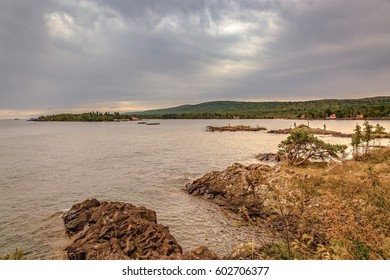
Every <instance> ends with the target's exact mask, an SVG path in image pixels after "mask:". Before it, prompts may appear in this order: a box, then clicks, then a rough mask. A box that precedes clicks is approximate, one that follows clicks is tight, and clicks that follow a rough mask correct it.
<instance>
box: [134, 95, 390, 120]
mask: <svg viewBox="0 0 390 280" xmlns="http://www.w3.org/2000/svg"><path fill="white" fill-rule="evenodd" d="M331 114H336V117H337V118H354V117H355V116H356V115H364V118H390V96H381V97H370V98H362V99H324V100H313V101H294V102H293V101H288V102H238V101H213V102H206V103H201V104H196V105H182V106H178V107H173V108H167V109H159V110H149V111H144V112H140V113H137V115H140V116H141V117H143V118H165V119H175V118H178V119H192V118H193V119H206V118H233V117H234V116H238V117H240V118H243V119H245V118H301V117H302V118H313V119H319V118H325V117H329V116H330V115H331Z"/></svg>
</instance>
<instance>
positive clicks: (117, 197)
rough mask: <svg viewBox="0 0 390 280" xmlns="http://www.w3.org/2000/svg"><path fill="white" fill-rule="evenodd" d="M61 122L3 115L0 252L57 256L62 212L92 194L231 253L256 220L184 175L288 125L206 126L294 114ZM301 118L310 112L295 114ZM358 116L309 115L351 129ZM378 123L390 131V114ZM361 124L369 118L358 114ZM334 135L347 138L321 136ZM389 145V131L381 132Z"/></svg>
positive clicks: (248, 151) (181, 238) (267, 147)
mask: <svg viewBox="0 0 390 280" xmlns="http://www.w3.org/2000/svg"><path fill="white" fill-rule="evenodd" d="M158 122H160V123H161V124H160V125H159V126H146V125H140V124H137V122H120V123H114V122H107V123H63V122H47V123H39V122H26V121H9V120H0V255H4V254H6V253H9V252H11V251H13V250H15V248H22V249H24V251H25V252H27V253H28V257H29V258H34V259H47V258H56V257H58V256H59V254H60V252H61V250H62V249H63V248H64V246H65V244H66V238H65V233H64V227H63V224H62V220H61V215H62V213H63V212H64V211H66V210H67V209H69V208H70V207H71V206H72V205H73V204H75V203H77V202H80V201H83V200H85V199H88V198H97V199H99V200H109V201H124V202H129V203H132V204H135V205H137V206H140V205H143V206H145V207H147V208H150V209H153V210H155V211H156V212H157V218H158V221H159V223H163V224H164V225H166V226H169V228H170V231H171V233H172V234H173V235H174V236H175V238H176V240H177V241H178V242H179V244H181V245H182V247H183V249H184V250H187V249H191V248H194V247H196V246H197V245H206V246H208V247H209V248H210V249H212V250H214V251H215V252H217V253H219V254H221V255H224V254H227V253H228V252H230V251H231V249H232V248H233V247H234V245H237V244H238V243H239V242H240V241H250V240H252V237H253V236H254V235H256V234H255V232H253V230H251V229H250V228H242V227H241V228H239V227H238V226H237V223H235V222H234V221H232V220H231V219H229V218H227V217H226V216H224V214H223V213H222V212H221V211H220V210H219V209H218V208H217V207H215V206H214V205H212V204H210V203H208V202H205V201H203V200H201V199H198V198H194V197H192V196H190V195H188V194H186V193H184V192H183V191H182V188H183V187H184V186H185V184H186V183H188V182H190V181H192V180H194V179H196V178H198V177H200V176H201V175H203V174H204V173H207V172H210V171H213V170H222V169H225V168H226V167H228V166H229V165H231V164H233V163H234V162H240V163H244V164H249V163H256V162H257V160H256V159H255V158H254V157H255V156H256V155H257V154H258V153H261V152H275V151H276V150H277V145H278V143H280V141H281V140H283V139H285V138H286V135H276V134H267V133H266V132H265V131H261V132H235V133H229V132H222V133H221V132H214V133H211V132H206V126H207V125H218V126H219V125H227V124H228V123H230V124H231V125H237V124H247V125H252V126H256V125H259V126H264V127H266V128H268V129H278V128H288V127H290V126H292V125H293V123H294V120H159V121H158ZM295 122H296V123H297V125H299V124H301V123H304V124H307V121H295ZM356 123H357V122H356V121H311V122H310V126H311V127H319V128H322V127H323V125H324V124H326V126H327V129H329V130H337V131H342V132H352V131H353V129H354V127H355V124H356ZM371 123H372V124H376V123H380V124H381V125H383V126H384V127H385V128H386V130H387V131H390V122H389V121H372V122H371ZM360 124H362V122H360ZM321 139H323V140H325V141H327V142H330V143H344V144H348V143H349V142H350V139H349V138H334V137H322V138H321ZM381 143H382V145H387V144H388V143H389V140H388V139H387V140H385V139H383V140H381Z"/></svg>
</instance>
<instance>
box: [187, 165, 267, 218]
mask: <svg viewBox="0 0 390 280" xmlns="http://www.w3.org/2000/svg"><path fill="white" fill-rule="evenodd" d="M271 170H272V167H270V166H267V165H260V164H251V165H249V166H245V165H242V164H240V163H235V164H233V165H232V166H230V167H228V168H227V169H225V170H223V171H213V172H211V173H208V174H206V175H204V176H202V177H201V178H199V179H197V180H195V181H193V182H192V183H189V184H187V185H186V186H185V188H184V191H185V192H187V193H189V194H192V195H194V196H199V197H201V198H203V199H205V200H210V201H212V202H214V203H216V204H218V205H219V206H223V207H225V208H227V209H229V210H232V211H234V212H239V211H240V209H244V208H245V209H246V210H247V211H248V212H249V214H250V215H255V216H258V215H260V214H261V213H262V201H264V198H265V193H266V192H267V191H268V185H267V178H268V176H269V174H270V173H271Z"/></svg>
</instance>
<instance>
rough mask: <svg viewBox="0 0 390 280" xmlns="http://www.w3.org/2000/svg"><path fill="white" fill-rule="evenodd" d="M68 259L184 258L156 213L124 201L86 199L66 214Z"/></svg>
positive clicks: (178, 246)
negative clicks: (158, 221) (69, 239)
mask: <svg viewBox="0 0 390 280" xmlns="http://www.w3.org/2000/svg"><path fill="white" fill-rule="evenodd" d="M64 223H65V228H66V232H67V234H68V236H69V237H71V240H72V243H71V244H70V245H69V246H68V247H67V248H66V249H65V250H66V253H67V256H68V258H69V259H77V260H80V259H90V260H91V259H140V260H143V259H181V258H182V252H183V251H182V248H181V247H180V245H179V244H178V243H177V242H176V240H175V238H174V237H173V236H172V235H171V234H170V233H169V230H168V227H165V226H164V225H161V224H158V223H157V218H156V212H154V211H152V210H149V209H146V208H144V207H136V206H134V205H132V204H129V203H123V202H99V201H98V200H96V199H92V200H86V201H83V202H81V203H78V204H75V205H73V207H72V208H71V209H70V210H69V211H68V213H67V214H66V215H65V216H64Z"/></svg>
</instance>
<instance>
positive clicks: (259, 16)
mask: <svg viewBox="0 0 390 280" xmlns="http://www.w3.org/2000/svg"><path fill="white" fill-rule="evenodd" d="M389 15H390V0H345V1H343V0H326V1H325V0H321V1H319V0H318V1H317V0H283V1H282V0H279V1H276V0H268V1H262V0H257V1H255V0H246V1H245V0H243V1H218V0H210V1H205V0H204V1H202V0H186V1H184V0H155V1H153V0H121V1H120V0H111V1H103V0H96V1H92V0H58V1H55V0H52V1H50V0H34V1H31V0H0V118H6V117H28V116H32V115H37V114H45V113H60V112H83V111H90V110H103V111H135V110H144V109H150V108H161V107H170V106H176V105H180V104H185V103H191V104H195V103H200V102H204V101H211V100H248V101H255V100H256V101H257V100H261V101H263V100H308V99H324V98H359V97H367V96H378V95H387V96H388V95H390V16H389Z"/></svg>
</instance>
